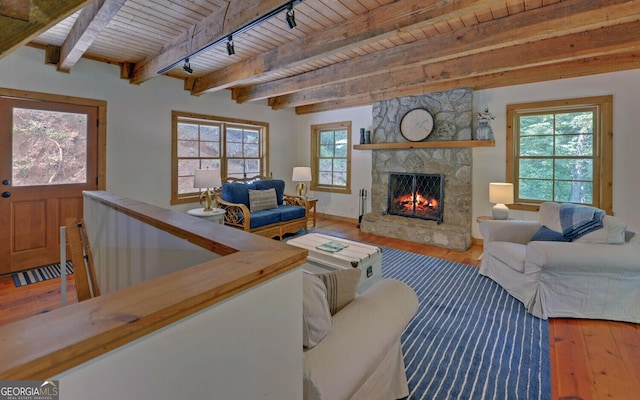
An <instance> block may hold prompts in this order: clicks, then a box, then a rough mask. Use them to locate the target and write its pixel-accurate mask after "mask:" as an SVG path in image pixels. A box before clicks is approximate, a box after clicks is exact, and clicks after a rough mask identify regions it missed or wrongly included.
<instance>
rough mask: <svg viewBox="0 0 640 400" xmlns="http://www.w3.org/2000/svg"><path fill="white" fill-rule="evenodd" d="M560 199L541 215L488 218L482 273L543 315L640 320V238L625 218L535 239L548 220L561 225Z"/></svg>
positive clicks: (547, 205) (548, 225)
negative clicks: (563, 237) (569, 237)
mask: <svg viewBox="0 0 640 400" xmlns="http://www.w3.org/2000/svg"><path fill="white" fill-rule="evenodd" d="M557 206H558V205H557V204H556V203H543V204H542V205H541V207H540V212H539V218H538V221H516V220H502V221H496V220H491V221H483V222H481V223H480V232H481V234H482V236H483V239H484V253H483V256H482V263H481V265H480V271H479V272H480V274H482V275H485V276H487V277H489V278H491V279H492V280H494V281H495V282H497V283H498V284H500V286H502V287H503V288H504V289H506V290H507V291H508V292H509V293H510V294H511V295H512V296H513V297H515V298H517V299H518V300H520V301H521V302H522V303H523V304H524V305H525V307H526V309H527V311H529V312H530V313H531V314H533V315H535V316H537V317H539V318H544V319H546V318H548V317H568V318H589V319H607V320H617V321H628V322H635V323H640V240H639V239H638V235H634V233H633V232H630V231H627V230H626V224H625V223H624V222H623V221H621V220H620V219H619V218H616V217H613V216H608V215H607V216H605V217H604V218H603V219H602V222H603V227H602V228H601V229H598V230H596V231H594V232H591V233H588V234H586V235H585V236H582V237H580V238H578V239H574V240H573V241H571V242H560V241H544V240H532V238H533V237H534V235H536V233H537V232H539V230H540V229H541V227H542V226H545V227H546V228H547V229H550V230H554V231H557V230H558V229H560V228H559V227H558V224H559V222H558V221H557V220H555V218H556V217H555V215H557V214H556V211H554V210H556V209H557Z"/></svg>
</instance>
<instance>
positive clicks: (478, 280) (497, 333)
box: [382, 248, 551, 400]
mask: <svg viewBox="0 0 640 400" xmlns="http://www.w3.org/2000/svg"><path fill="white" fill-rule="evenodd" d="M382 257H383V258H382V260H383V261H382V274H383V276H384V277H386V278H395V279H398V280H400V281H402V282H405V283H406V284H408V285H409V286H411V287H412V288H413V290H415V292H416V293H417V294H418V298H419V300H420V306H419V308H418V313H417V315H416V316H415V318H414V319H413V320H412V321H411V322H410V323H409V325H408V327H407V329H406V330H405V332H404V334H403V336H402V350H403V354H404V360H405V368H406V370H407V380H408V381H409V392H410V394H409V397H408V399H465V400H466V399H550V398H551V377H550V370H549V331H548V324H547V321H545V320H542V319H539V318H536V317H534V316H532V315H530V314H528V313H527V312H526V311H525V309H524V306H523V305H522V303H520V302H519V301H518V300H516V299H515V298H513V297H511V296H510V295H509V294H508V293H507V292H506V291H505V290H504V289H502V288H501V287H500V286H499V285H498V284H496V283H495V282H493V281H492V280H490V279H488V278H486V277H483V276H481V275H479V274H478V269H477V268H475V267H472V266H469V265H465V264H460V263H454V262H450V261H446V260H441V259H437V258H433V257H428V256H423V255H419V254H414V253H409V252H405V251H400V250H395V249H391V248H383V251H382Z"/></svg>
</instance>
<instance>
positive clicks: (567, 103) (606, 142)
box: [507, 96, 613, 213]
mask: <svg viewBox="0 0 640 400" xmlns="http://www.w3.org/2000/svg"><path fill="white" fill-rule="evenodd" d="M612 102H613V99H612V96H602V97H592V98H581V99H571V100H558V101H549V102H539V103H528V104H516V105H509V106H507V121H508V123H507V180H508V181H510V182H513V184H514V191H515V193H514V202H515V203H516V204H515V205H514V206H513V207H512V208H516V209H525V210H536V209H537V205H538V204H540V203H542V202H544V201H556V202H562V203H566V202H569V203H578V204H585V205H592V206H595V207H600V208H603V209H604V210H606V211H607V213H611V212H612V195H611V183H612V121H611V120H612ZM510 207H511V206H510Z"/></svg>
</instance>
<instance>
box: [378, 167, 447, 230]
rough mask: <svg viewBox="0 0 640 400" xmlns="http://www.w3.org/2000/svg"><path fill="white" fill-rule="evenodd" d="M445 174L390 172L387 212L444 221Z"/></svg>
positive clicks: (439, 221)
mask: <svg viewBox="0 0 640 400" xmlns="http://www.w3.org/2000/svg"><path fill="white" fill-rule="evenodd" d="M443 210H444V175H442V174H410V173H397V172H393V173H390V174H389V191H388V193H387V213H388V214H393V215H401V216H405V217H413V218H422V219H429V220H434V221H437V222H438V224H439V223H441V222H442V217H443Z"/></svg>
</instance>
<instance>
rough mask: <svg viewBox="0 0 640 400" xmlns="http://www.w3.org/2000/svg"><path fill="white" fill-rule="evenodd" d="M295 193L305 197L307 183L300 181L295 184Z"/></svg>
mask: <svg viewBox="0 0 640 400" xmlns="http://www.w3.org/2000/svg"><path fill="white" fill-rule="evenodd" d="M296 193H298V196H302V197H307V185H305V184H304V182H300V183H298V184H297V185H296Z"/></svg>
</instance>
